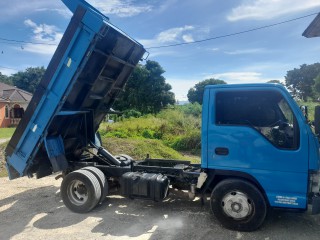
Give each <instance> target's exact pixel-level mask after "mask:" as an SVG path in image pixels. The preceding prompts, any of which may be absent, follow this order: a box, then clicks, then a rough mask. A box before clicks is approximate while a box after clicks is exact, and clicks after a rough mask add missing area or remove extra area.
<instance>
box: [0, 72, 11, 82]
mask: <svg viewBox="0 0 320 240" xmlns="http://www.w3.org/2000/svg"><path fill="white" fill-rule="evenodd" d="M0 82H2V83H6V84H9V85H12V82H11V79H10V77H8V76H6V75H3V74H2V73H1V72H0Z"/></svg>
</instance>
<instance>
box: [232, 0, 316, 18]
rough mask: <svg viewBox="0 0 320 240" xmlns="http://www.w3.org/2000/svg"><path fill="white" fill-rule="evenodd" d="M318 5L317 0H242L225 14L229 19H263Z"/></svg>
mask: <svg viewBox="0 0 320 240" xmlns="http://www.w3.org/2000/svg"><path fill="white" fill-rule="evenodd" d="M319 6H320V1H319V0H304V1H301V0H243V1H242V4H240V5H239V6H237V7H235V8H233V9H232V10H231V13H230V14H229V15H228V16H227V19H228V20H229V21H238V20H243V19H254V20H264V19H271V18H274V17H277V16H281V15H284V14H288V13H293V12H299V11H303V10H306V9H312V8H316V7H319Z"/></svg>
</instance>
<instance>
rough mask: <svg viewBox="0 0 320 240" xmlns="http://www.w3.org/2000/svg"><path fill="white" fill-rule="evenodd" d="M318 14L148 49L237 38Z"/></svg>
mask: <svg viewBox="0 0 320 240" xmlns="http://www.w3.org/2000/svg"><path fill="white" fill-rule="evenodd" d="M318 13H319V12H317V13H311V14H308V15H305V16H302V17H297V18H293V19H289V20H286V21H282V22H278V23H274V24H270V25H265V26H262V27H257V28H252V29H249V30H244V31H240V32H235V33H230V34H226V35H220V36H215V37H210V38H205V39H200V40H196V41H192V42H184V43H175V44H168V45H162V46H154V47H149V48H146V49H157V48H167V47H176V46H181V45H189V44H194V43H200V42H206V41H211V40H215V39H219V38H226V37H232V36H236V35H240V34H244V33H248V32H254V31H257V30H261V29H265V28H270V27H275V26H278V25H281V24H285V23H289V22H293V21H297V20H300V19H303V18H307V17H310V16H313V15H316V14H318Z"/></svg>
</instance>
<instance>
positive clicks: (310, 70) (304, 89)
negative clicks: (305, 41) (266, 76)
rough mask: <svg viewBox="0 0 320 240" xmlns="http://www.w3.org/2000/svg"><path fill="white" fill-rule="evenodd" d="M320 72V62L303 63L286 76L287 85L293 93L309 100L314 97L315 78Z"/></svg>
mask: <svg viewBox="0 0 320 240" xmlns="http://www.w3.org/2000/svg"><path fill="white" fill-rule="evenodd" d="M319 74H320V63H314V64H310V65H307V64H303V65H301V66H300V68H299V69H298V68H294V69H293V70H290V71H288V72H287V75H286V76H285V81H286V86H287V87H288V88H289V89H291V90H292V94H293V95H295V96H299V97H301V98H302V99H303V100H307V97H312V87H313V85H314V83H315V81H314V80H315V78H316V77H317V76H318V75H319Z"/></svg>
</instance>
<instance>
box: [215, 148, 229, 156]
mask: <svg viewBox="0 0 320 240" xmlns="http://www.w3.org/2000/svg"><path fill="white" fill-rule="evenodd" d="M214 152H215V153H216V154H217V155H223V156H226V155H228V154H229V149H228V148H223V147H218V148H216V149H215V150H214Z"/></svg>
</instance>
